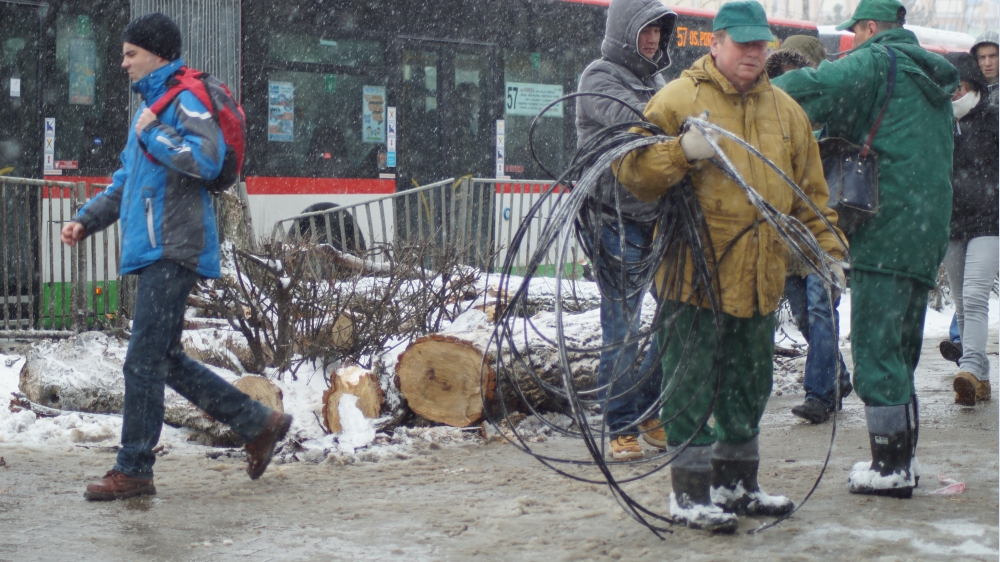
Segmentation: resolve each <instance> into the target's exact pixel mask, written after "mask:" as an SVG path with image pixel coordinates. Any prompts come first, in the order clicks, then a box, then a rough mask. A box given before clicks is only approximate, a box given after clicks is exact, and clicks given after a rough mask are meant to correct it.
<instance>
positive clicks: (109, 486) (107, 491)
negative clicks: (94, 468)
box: [83, 470, 156, 501]
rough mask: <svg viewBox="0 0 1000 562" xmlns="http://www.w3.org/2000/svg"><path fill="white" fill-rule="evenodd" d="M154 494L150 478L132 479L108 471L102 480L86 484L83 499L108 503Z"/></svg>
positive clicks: (114, 471) (115, 471)
mask: <svg viewBox="0 0 1000 562" xmlns="http://www.w3.org/2000/svg"><path fill="white" fill-rule="evenodd" d="M154 494H156V486H153V479H152V478H132V477H131V476H128V475H127V474H123V473H121V472H118V471H117V470H109V471H108V473H107V474H105V475H104V478H101V479H100V480H98V481H97V482H91V483H90V484H87V491H86V492H84V493H83V497H85V498H87V499H88V500H91V501H110V500H123V499H125V498H131V497H132V496H152V495H154Z"/></svg>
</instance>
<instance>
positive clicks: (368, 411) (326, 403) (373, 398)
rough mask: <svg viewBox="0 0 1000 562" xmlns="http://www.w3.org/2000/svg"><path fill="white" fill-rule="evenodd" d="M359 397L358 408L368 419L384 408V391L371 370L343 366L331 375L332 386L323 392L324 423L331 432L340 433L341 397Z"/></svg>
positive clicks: (375, 416) (374, 416) (376, 415)
mask: <svg viewBox="0 0 1000 562" xmlns="http://www.w3.org/2000/svg"><path fill="white" fill-rule="evenodd" d="M344 394H353V395H355V396H357V397H358V409H360V410H361V413H362V414H364V415H365V417H366V418H368V419H375V418H377V417H378V416H379V413H380V412H381V409H382V391H381V390H380V389H379V386H378V381H377V380H376V379H375V376H374V375H373V374H372V372H371V371H369V370H367V369H362V368H361V367H357V366H350V367H341V368H340V369H337V371H336V372H335V373H334V374H333V375H332V376H331V377H330V388H329V389H328V390H327V391H326V392H325V393H324V394H323V423H325V424H326V427H327V429H329V430H330V433H340V432H341V431H342V430H343V428H342V427H341V425H340V410H339V409H338V406H339V404H340V397H341V396H343V395H344Z"/></svg>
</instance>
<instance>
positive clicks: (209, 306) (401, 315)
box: [190, 240, 483, 378]
mask: <svg viewBox="0 0 1000 562" xmlns="http://www.w3.org/2000/svg"><path fill="white" fill-rule="evenodd" d="M463 250H464V249H463V248H460V247H458V246H455V245H450V246H444V247H442V246H437V245H434V244H432V243H430V242H427V241H415V242H414V241H401V242H397V243H395V244H392V245H373V246H372V247H371V248H369V249H366V250H364V251H361V252H357V251H356V252H355V253H346V252H343V251H341V250H339V249H337V248H335V247H334V246H332V245H329V244H313V243H309V242H308V241H305V242H291V243H289V242H279V241H275V240H271V241H267V242H264V243H261V244H258V245H256V246H255V247H254V248H253V249H235V250H234V260H233V269H234V271H233V273H232V274H231V275H224V276H223V277H222V278H221V279H217V280H214V281H208V282H205V283H203V284H201V285H199V287H198V289H197V290H196V291H195V292H194V293H193V294H192V296H191V297H190V303H191V304H192V305H194V306H197V307H199V308H202V309H203V310H205V311H206V312H207V313H209V314H211V315H214V316H218V317H222V318H225V319H227V320H228V321H229V324H230V325H231V326H232V327H233V329H234V330H236V331H238V332H240V333H241V334H242V335H243V336H244V337H245V338H246V341H247V344H248V346H249V348H250V353H249V354H248V355H249V356H250V357H251V359H249V360H248V362H249V363H250V364H248V365H243V367H244V369H246V371H248V372H250V373H257V374H269V373H282V372H285V371H290V372H291V373H292V377H293V378H295V373H296V372H297V370H298V369H299V367H301V365H303V364H305V363H315V362H320V363H322V364H323V365H324V370H326V367H327V366H328V365H331V364H336V363H344V362H346V363H352V364H356V365H359V366H362V367H364V368H371V367H372V366H373V364H374V363H375V362H376V361H377V359H378V357H379V355H380V354H381V353H383V352H384V350H385V349H386V347H387V343H388V342H389V341H390V340H392V339H399V340H405V339H409V338H413V337H416V336H419V335H423V334H427V333H430V332H435V331H438V330H439V329H440V328H441V327H442V325H443V324H444V323H445V322H448V321H451V320H454V318H455V317H457V316H458V315H459V314H460V313H461V312H462V311H463V310H464V308H463V307H464V304H463V303H465V301H467V300H469V299H470V298H474V297H475V296H476V295H477V288H476V287H477V285H478V284H479V282H480V279H481V277H482V275H483V272H482V271H480V270H476V269H473V268H469V267H466V266H464V265H462V263H461V261H462V256H463V255H464V253H466V252H464V251H463ZM357 254H360V255H357Z"/></svg>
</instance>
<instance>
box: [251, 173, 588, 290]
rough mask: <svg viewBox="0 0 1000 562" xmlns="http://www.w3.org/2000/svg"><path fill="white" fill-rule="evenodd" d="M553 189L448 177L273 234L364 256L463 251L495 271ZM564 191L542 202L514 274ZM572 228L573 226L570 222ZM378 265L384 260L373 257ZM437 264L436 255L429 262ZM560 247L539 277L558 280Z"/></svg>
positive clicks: (297, 220) (578, 256) (325, 212)
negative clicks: (401, 250)
mask: <svg viewBox="0 0 1000 562" xmlns="http://www.w3.org/2000/svg"><path fill="white" fill-rule="evenodd" d="M550 185H551V182H545V181H533V180H528V181H511V180H498V179H486V178H471V177H463V178H459V179H457V180H456V179H454V178H449V179H446V180H442V181H439V182H435V183H432V184H429V185H426V186H422V187H419V188H416V189H411V190H407V191H404V192H400V193H395V194H392V195H386V196H384V197H379V198H376V199H372V200H371V201H366V202H363V203H355V204H352V205H345V206H336V207H330V208H325V209H320V210H316V211H313V212H309V213H302V214H299V215H296V216H293V217H289V218H287V219H282V220H280V221H278V222H277V223H276V224H275V226H274V229H273V230H272V233H271V237H272V238H273V239H275V240H279V241H288V240H305V239H310V240H312V241H313V242H317V243H327V242H328V241H329V243H330V244H331V245H332V246H333V247H335V248H337V249H338V250H341V251H345V252H349V253H355V254H360V253H362V252H365V251H366V250H367V249H368V248H371V247H372V246H373V245H378V244H393V243H395V242H397V241H399V242H414V243H426V244H429V245H430V246H432V247H437V248H442V249H448V250H449V251H453V252H457V253H458V256H459V257H460V260H459V261H460V262H461V263H464V264H466V265H471V266H474V267H479V268H483V269H487V268H489V269H492V270H496V269H499V267H500V266H501V265H502V264H503V262H504V259H505V258H506V256H507V252H508V249H509V248H510V247H511V239H512V238H513V235H514V233H515V232H516V231H517V229H518V227H519V226H520V224H521V222H522V221H523V220H524V217H525V216H526V215H527V213H528V210H529V209H530V208H531V205H532V204H534V202H535V201H537V200H538V199H539V197H540V196H541V194H542V192H543V191H544V190H545V189H547V188H548V187H549V186H550ZM560 196H561V193H558V192H557V194H556V196H555V197H550V198H549V199H548V200H546V202H545V203H544V204H543V207H542V212H541V213H540V214H539V215H538V216H536V217H535V218H533V219H532V223H531V224H530V225H529V228H528V235H527V237H526V238H525V239H524V241H523V242H522V244H521V246H520V247H519V248H518V250H517V255H516V256H515V258H514V262H513V263H514V267H515V269H514V271H515V272H524V271H525V270H526V269H527V264H528V260H529V258H530V256H531V253H532V252H533V251H534V248H535V247H536V246H537V239H538V233H539V232H540V231H541V228H542V225H543V223H544V221H545V220H546V219H547V218H548V216H549V215H550V213H551V210H552V207H553V206H554V205H555V204H556V203H557V202H558V199H559V197H560ZM567 228H572V225H567ZM568 251H569V252H570V256H572V258H573V260H572V261H573V264H572V265H571V266H570V270H569V271H565V272H563V273H564V275H567V276H569V277H578V276H580V275H581V274H582V272H583V269H582V262H581V260H582V259H583V252H582V250H581V249H580V248H579V246H578V245H577V243H576V241H575V239H574V240H573V242H572V243H571V246H570V248H569V250H568ZM370 258H371V259H374V260H376V261H379V260H384V259H385V256H382V255H381V254H375V255H372V256H370ZM429 259H432V258H429ZM557 262H558V260H557V259H556V249H555V248H553V249H552V250H550V251H549V254H548V256H547V258H546V260H545V261H544V262H543V264H542V265H541V267H540V271H539V274H541V275H554V274H555V266H554V264H555V263H557Z"/></svg>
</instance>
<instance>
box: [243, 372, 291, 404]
mask: <svg viewBox="0 0 1000 562" xmlns="http://www.w3.org/2000/svg"><path fill="white" fill-rule="evenodd" d="M233 386H235V387H236V389H237V390H239V391H240V392H242V393H243V394H246V395H247V396H249V397H250V398H253V399H254V400H256V401H258V402H260V403H261V404H263V405H265V406H267V407H268V408H270V409H272V410H274V411H276V412H281V413H285V404H284V402H283V399H284V396H283V393H282V392H281V389H280V388H278V385H276V384H274V383H273V382H271V381H269V380H267V379H265V378H264V377H260V376H257V375H246V376H243V377H240V378H239V380H237V381H236V382H235V383H233Z"/></svg>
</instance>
